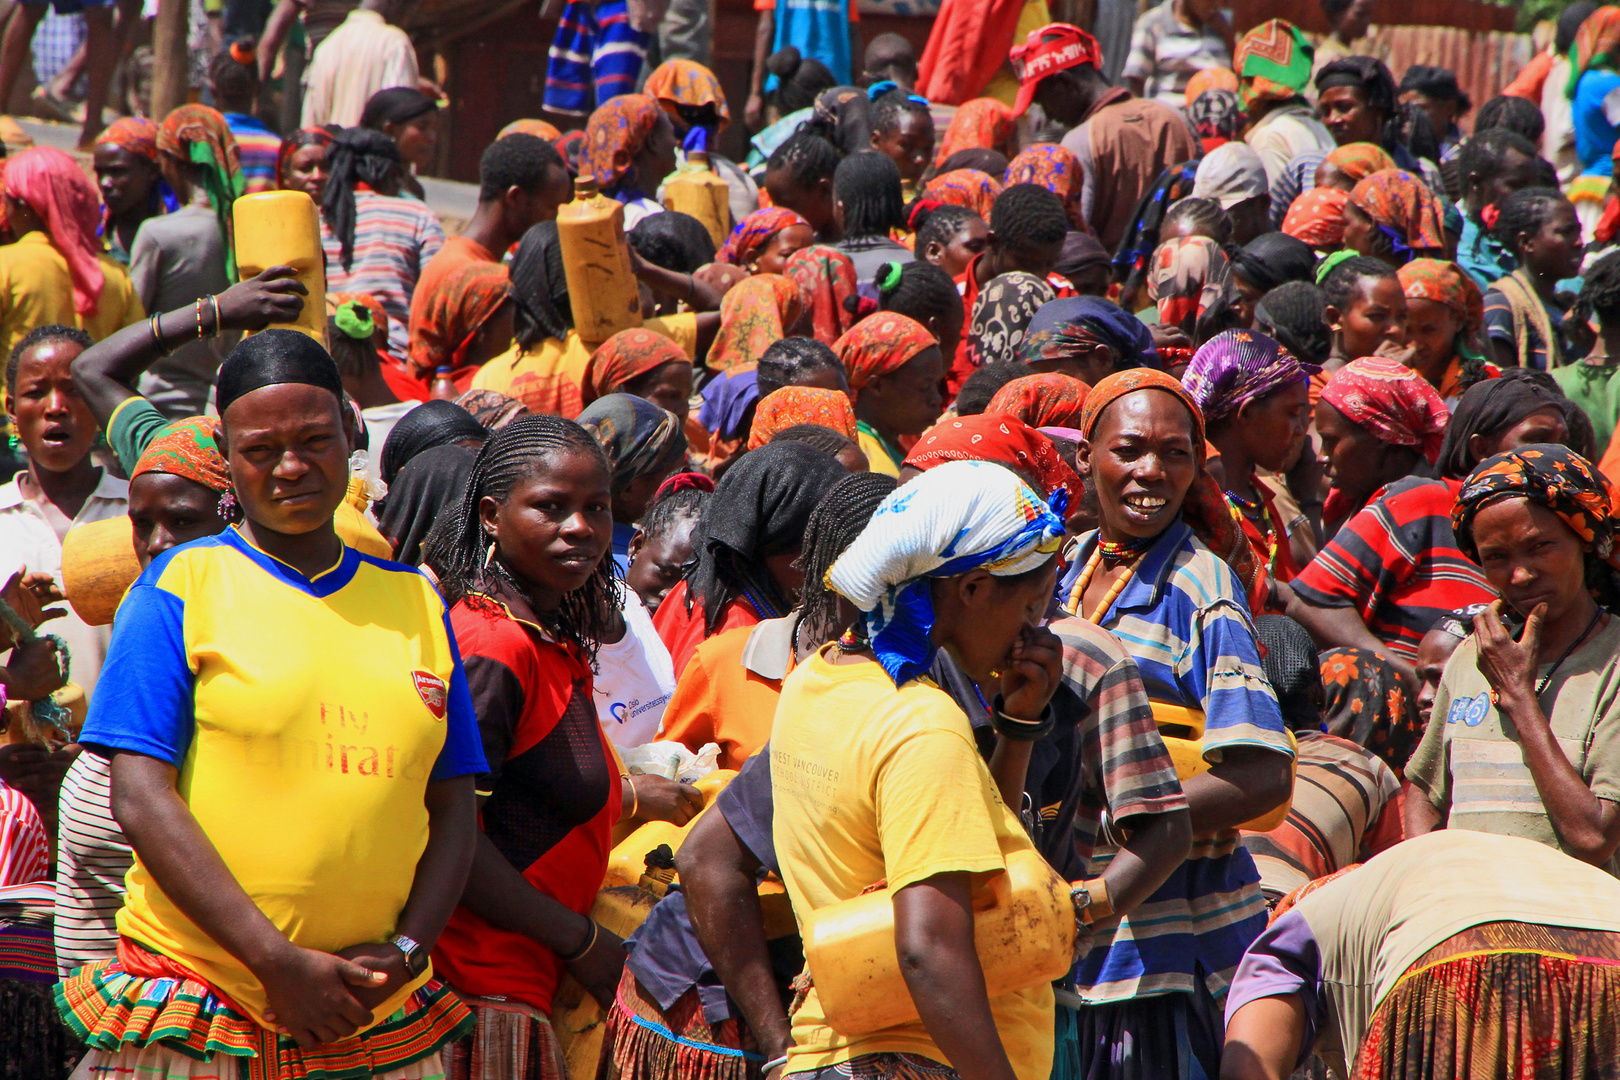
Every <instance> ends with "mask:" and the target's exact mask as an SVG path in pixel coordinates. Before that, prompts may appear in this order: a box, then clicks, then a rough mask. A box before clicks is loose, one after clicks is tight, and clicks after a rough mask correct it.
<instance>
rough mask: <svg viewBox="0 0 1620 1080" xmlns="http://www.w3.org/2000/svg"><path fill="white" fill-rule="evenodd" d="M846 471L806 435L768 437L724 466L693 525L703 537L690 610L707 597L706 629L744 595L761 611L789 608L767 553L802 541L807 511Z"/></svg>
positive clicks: (693, 567) (691, 572) (775, 613)
mask: <svg viewBox="0 0 1620 1080" xmlns="http://www.w3.org/2000/svg"><path fill="white" fill-rule="evenodd" d="M848 475H849V472H848V471H847V470H846V469H845V468H844V467H843V466H842V465H840V464H838V462H837V461H836V460H834V459H833V458H832V457H831V456H829V455H827V454H824V453H822V452H821V451H820V450H816V449H813V448H812V447H810V446H807V445H806V444H804V443H801V442H773V443H766V444H765V445H764V446H762V447H760V448H759V449H758V450H750V451H749V452H748V453H746V454H744V455H743V456H742V457H741V458H740V459H738V461H737V463H736V464H735V465H733V466H732V467H731V468H730V469H728V470H726V474H725V476H723V477H721V478H720V482H719V483H718V484H716V485H715V487H714V494H713V495H711V496H710V497H709V500H708V502H707V503H705V504H704V507H703V520H702V521H701V522H699V523H698V527H697V529H696V530H695V531H694V539H696V537H699V536H701V537H702V545H701V546H700V547H699V548H698V552H697V558H696V559H695V560H694V561H693V562H692V563H691V564H690V565H689V566H688V567H687V570H686V589H687V593H686V603H687V610H688V611H690V610H691V609H692V605H693V604H694V603H696V604H700V605H702V607H703V622H704V627H705V629H706V630H707V632H708V633H711V634H712V633H714V631H715V628H716V627H717V626H719V625H720V620H721V618H722V616H723V612H724V611H725V608H726V605H727V604H729V603H730V602H731V601H733V600H735V599H738V598H739V597H742V598H745V599H747V600H748V602H749V603H750V604H752V605H753V606H754V609H755V610H756V611H757V612H758V613H759V616H760V618H762V619H775V618H780V617H782V616H783V615H786V614H787V612H788V609H789V608H790V607H791V606H792V605H791V604H790V602H789V601H788V598H787V597H786V596H783V595H782V590H781V589H779V588H778V587H777V585H776V582H775V581H774V580H773V579H772V578H771V575H770V572H769V571H768V570H766V568H765V560H766V559H767V558H769V557H770V556H772V555H780V554H782V553H783V552H787V551H795V550H797V549H798V548H799V546H800V545H801V544H802V543H803V542H804V530H805V527H806V526H807V525H808V524H809V522H810V511H812V510H814V509H815V508H816V504H817V503H819V502H820V501H821V499H822V497H823V496H824V495H826V494H827V492H829V491H831V490H832V488H833V485H834V484H836V483H838V481H840V480H842V479H843V478H844V477H846V476H848Z"/></svg>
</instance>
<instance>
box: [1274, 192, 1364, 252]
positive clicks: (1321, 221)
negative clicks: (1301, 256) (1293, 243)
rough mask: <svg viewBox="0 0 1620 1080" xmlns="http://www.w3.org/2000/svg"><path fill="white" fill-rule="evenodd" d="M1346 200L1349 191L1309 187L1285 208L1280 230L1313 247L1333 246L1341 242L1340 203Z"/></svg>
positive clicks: (1348, 197)
mask: <svg viewBox="0 0 1620 1080" xmlns="http://www.w3.org/2000/svg"><path fill="white" fill-rule="evenodd" d="M1349 201H1350V194H1349V192H1345V191H1340V190H1339V189H1338V188H1331V187H1314V188H1311V190H1309V191H1307V192H1304V193H1303V194H1301V195H1300V197H1299V198H1297V199H1295V200H1294V202H1293V204H1292V205H1291V206H1289V207H1288V213H1287V215H1286V216H1284V217H1283V223H1282V231H1283V232H1285V233H1287V234H1288V235H1289V236H1292V237H1293V238H1294V239H1295V240H1299V241H1302V242H1304V243H1307V244H1309V245H1311V247H1313V248H1326V247H1336V246H1338V245H1339V244H1342V243H1344V204H1345V203H1347V202H1349Z"/></svg>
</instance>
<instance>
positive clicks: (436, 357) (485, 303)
mask: <svg viewBox="0 0 1620 1080" xmlns="http://www.w3.org/2000/svg"><path fill="white" fill-rule="evenodd" d="M508 285H509V278H508V275H507V271H506V267H504V266H502V265H501V264H500V263H488V262H471V263H467V264H466V265H465V266H463V267H461V269H459V270H456V271H455V272H454V273H452V274H451V275H450V276H449V277H447V278H445V279H444V281H443V282H441V283H440V285H439V287H438V288H437V289H435V290H434V291H433V293H432V294H431V295H430V296H428V298H427V306H426V307H424V308H423V309H422V313H421V314H422V317H421V319H420V320H419V321H418V322H417V325H416V326H415V327H414V328H413V333H412V334H411V366H412V367H413V368H415V369H416V373H417V374H418V375H431V374H432V373H433V369H434V368H438V367H450V368H459V367H461V366H462V365H463V363H464V361H465V357H466V355H467V347H468V346H469V345H471V344H472V342H473V338H474V337H475V336H477V334H478V331H479V329H480V328H482V327H483V325H484V323H485V322H486V321H487V320H488V319H489V317H490V316H491V315H493V314H495V312H496V311H497V310H498V309H499V308H500V306H501V305H502V304H504V303H505V302H506V299H507V296H508ZM384 325H387V324H386V323H385V324H384Z"/></svg>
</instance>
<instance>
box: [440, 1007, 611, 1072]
mask: <svg viewBox="0 0 1620 1080" xmlns="http://www.w3.org/2000/svg"><path fill="white" fill-rule="evenodd" d="M461 997H462V1000H464V1001H465V1002H466V1003H467V1004H468V1005H469V1006H470V1007H471V1008H472V1013H473V1025H472V1030H471V1031H469V1032H468V1033H467V1034H465V1035H463V1036H462V1037H461V1038H459V1039H457V1040H456V1041H455V1042H453V1043H451V1044H450V1045H449V1046H446V1047H445V1048H444V1070H445V1075H446V1077H447V1080H568V1063H567V1062H566V1061H564V1060H563V1055H562V1047H561V1046H560V1045H559V1044H558V1042H557V1033H556V1032H555V1031H553V1030H552V1027H551V1021H550V1020H549V1019H548V1018H547V1017H546V1015H545V1013H542V1012H541V1011H540V1010H539V1009H536V1008H534V1007H532V1006H529V1005H525V1004H524V1003H523V1002H521V1001H508V1000H506V999H505V998H481V997H474V996H473V995H471V994H462V995H461ZM582 1080H583V1078H582Z"/></svg>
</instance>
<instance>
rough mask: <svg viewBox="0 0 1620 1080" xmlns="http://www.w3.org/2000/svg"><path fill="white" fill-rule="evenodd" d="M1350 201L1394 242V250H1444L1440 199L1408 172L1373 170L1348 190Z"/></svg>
mask: <svg viewBox="0 0 1620 1080" xmlns="http://www.w3.org/2000/svg"><path fill="white" fill-rule="evenodd" d="M1350 203H1351V205H1353V206H1354V207H1355V208H1356V209H1357V210H1360V211H1361V212H1362V213H1364V214H1366V215H1367V216H1368V217H1370V218H1372V219H1373V223H1374V224H1375V225H1377V226H1378V227H1379V229H1380V231H1382V232H1383V233H1384V235H1386V236H1388V237H1389V238H1390V240H1391V241H1393V242H1394V244H1395V248H1396V251H1397V253H1399V251H1400V249H1401V248H1402V247H1406V248H1410V249H1411V253H1412V255H1413V256H1422V255H1428V254H1434V255H1440V254H1443V253H1444V252H1445V247H1446V239H1445V233H1444V231H1443V226H1442V224H1441V218H1440V200H1439V199H1437V198H1435V197H1434V192H1433V191H1430V190H1429V185H1428V184H1425V183H1424V182H1423V181H1422V180H1420V179H1418V178H1417V177H1415V176H1413V175H1412V174H1411V173H1409V172H1406V171H1404V170H1402V169H1383V170H1381V171H1379V172H1375V173H1373V174H1372V175H1371V176H1369V177H1367V178H1366V179H1365V180H1361V181H1359V182H1358V183H1357V184H1356V186H1355V187H1354V188H1353V189H1351V191H1350Z"/></svg>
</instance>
